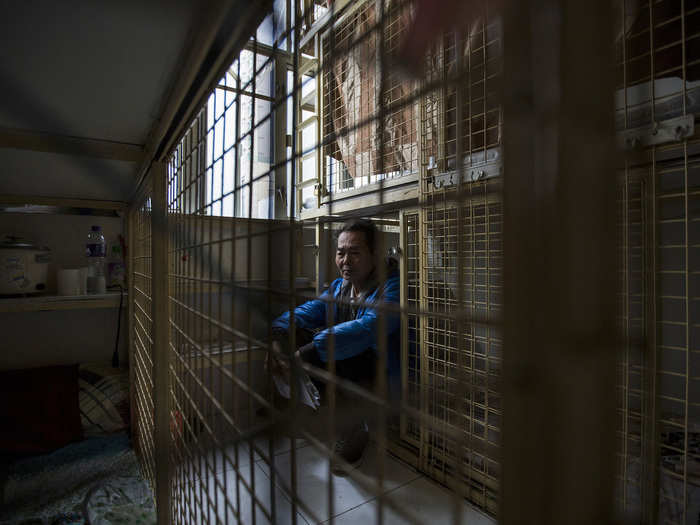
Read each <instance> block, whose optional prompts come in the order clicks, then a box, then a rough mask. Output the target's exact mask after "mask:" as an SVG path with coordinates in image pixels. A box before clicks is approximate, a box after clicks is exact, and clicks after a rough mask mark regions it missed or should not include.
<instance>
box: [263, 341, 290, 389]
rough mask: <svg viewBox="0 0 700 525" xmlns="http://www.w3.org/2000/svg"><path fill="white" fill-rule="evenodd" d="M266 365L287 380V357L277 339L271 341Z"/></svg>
mask: <svg viewBox="0 0 700 525" xmlns="http://www.w3.org/2000/svg"><path fill="white" fill-rule="evenodd" d="M266 365H267V366H269V367H270V371H272V373H273V374H275V375H279V376H282V377H284V378H285V379H286V380H287V382H289V358H288V357H287V356H285V355H284V352H283V351H282V345H280V343H279V341H272V344H271V345H270V351H269V352H268V354H267V363H266Z"/></svg>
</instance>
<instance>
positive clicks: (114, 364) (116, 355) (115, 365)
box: [109, 284, 124, 368]
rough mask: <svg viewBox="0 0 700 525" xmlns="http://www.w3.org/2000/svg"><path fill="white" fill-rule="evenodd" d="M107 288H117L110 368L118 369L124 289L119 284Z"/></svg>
mask: <svg viewBox="0 0 700 525" xmlns="http://www.w3.org/2000/svg"><path fill="white" fill-rule="evenodd" d="M109 288H119V313H117V338H116V341H115V342H114V353H113V354H112V368H119V332H120V331H121V324H122V304H123V302H124V288H123V287H122V285H121V284H115V285H113V286H110V287H109Z"/></svg>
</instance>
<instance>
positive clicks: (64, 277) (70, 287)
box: [56, 268, 80, 295]
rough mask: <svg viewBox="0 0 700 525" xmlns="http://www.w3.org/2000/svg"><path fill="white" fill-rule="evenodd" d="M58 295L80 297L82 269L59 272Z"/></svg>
mask: <svg viewBox="0 0 700 525" xmlns="http://www.w3.org/2000/svg"><path fill="white" fill-rule="evenodd" d="M56 281H57V284H58V287H57V288H58V295H80V269H78V268H69V269H62V270H58V278H57V279H56Z"/></svg>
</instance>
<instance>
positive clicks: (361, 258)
mask: <svg viewBox="0 0 700 525" xmlns="http://www.w3.org/2000/svg"><path fill="white" fill-rule="evenodd" d="M376 238H377V228H376V227H375V226H374V224H373V223H372V221H369V220H366V219H356V220H352V221H350V222H347V223H345V225H344V226H343V228H342V229H341V230H340V233H339V234H338V249H337V250H336V252H335V264H336V266H338V270H339V271H340V275H341V277H342V278H343V279H345V280H347V281H350V282H351V283H352V285H353V287H354V288H355V290H357V291H362V290H363V288H364V286H365V285H366V284H367V282H368V280H369V276H370V275H371V274H372V272H373V271H374V268H375V265H376V255H375V253H376V247H375V240H376Z"/></svg>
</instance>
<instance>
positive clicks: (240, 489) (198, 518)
mask: <svg viewBox="0 0 700 525" xmlns="http://www.w3.org/2000/svg"><path fill="white" fill-rule="evenodd" d="M252 479H253V480H254V481H253V482H251V480H252ZM242 480H245V481H246V483H247V484H248V487H250V488H253V489H254V492H255V499H256V500H257V501H255V502H254V501H253V498H252V495H251V492H250V490H249V488H247V487H246V486H245V484H244V483H243V481H242ZM271 494H272V491H271V487H270V479H269V478H268V477H267V475H265V473H264V472H263V470H262V469H261V468H260V467H259V466H258V465H257V464H253V471H252V473H251V470H250V465H248V466H247V467H243V468H241V470H240V471H239V473H238V475H237V474H236V472H235V471H233V470H228V471H225V472H220V473H218V474H216V475H211V476H209V477H208V478H207V480H206V482H203V483H200V482H197V483H189V484H188V486H187V489H186V490H185V491H184V492H182V493H181V496H180V498H179V499H180V501H181V502H182V503H181V504H180V505H179V506H177V507H176V509H175V513H176V515H175V518H176V521H180V522H182V523H192V524H200V523H201V524H205V523H207V524H208V523H238V521H237V519H238V518H237V517H236V514H237V512H238V513H239V514H240V520H241V522H242V523H252V521H253V520H252V518H253V507H254V506H255V523H256V524H260V525H264V524H270V523H274V524H275V525H278V524H279V525H287V524H291V523H292V515H291V512H292V505H291V503H290V501H289V500H288V499H287V497H286V496H285V495H284V493H283V492H282V490H280V489H279V488H275V491H274V494H275V502H274V509H275V516H274V517H273V516H272V501H271V500H272V498H271ZM180 516H181V518H180V519H178V517H180ZM297 523H298V524H299V525H306V521H305V520H304V518H303V517H302V516H300V515H298V516H297Z"/></svg>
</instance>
